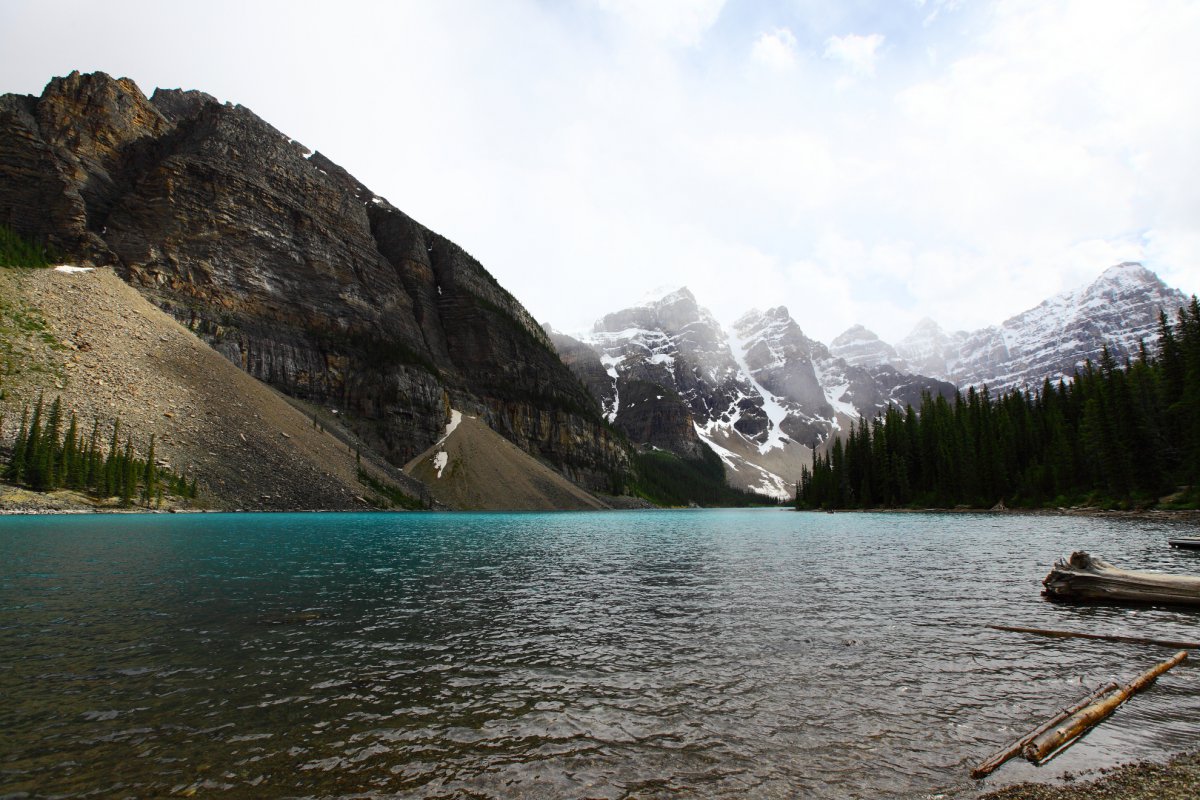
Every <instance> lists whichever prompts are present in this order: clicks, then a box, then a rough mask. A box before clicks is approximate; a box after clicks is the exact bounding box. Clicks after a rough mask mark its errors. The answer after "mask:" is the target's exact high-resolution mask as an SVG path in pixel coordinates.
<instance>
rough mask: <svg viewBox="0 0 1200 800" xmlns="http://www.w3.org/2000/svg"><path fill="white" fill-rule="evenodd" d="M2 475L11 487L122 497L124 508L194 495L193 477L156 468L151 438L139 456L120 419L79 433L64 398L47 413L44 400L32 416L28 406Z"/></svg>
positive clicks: (96, 424)
mask: <svg viewBox="0 0 1200 800" xmlns="http://www.w3.org/2000/svg"><path fill="white" fill-rule="evenodd" d="M2 420H3V417H0V421H2ZM3 475H4V477H5V479H6V480H7V481H9V482H10V483H14V484H18V485H22V486H27V487H29V488H30V489H33V490H35V491H39V492H47V491H53V490H55V489H74V490H77V491H82V492H86V493H88V494H91V495H93V496H95V497H118V498H120V499H121V503H122V504H123V505H133V503H134V501H135V500H137V501H140V502H141V503H142V504H143V505H145V506H147V507H149V506H150V505H151V504H152V503H161V502H162V498H163V496H164V495H165V494H170V495H175V496H177V497H185V498H195V497H196V478H195V477H194V476H193V477H192V480H191V483H189V482H188V480H187V476H186V475H183V474H179V473H176V472H175V471H174V470H169V469H163V468H161V467H159V466H158V464H157V462H156V461H155V456H154V435H153V434H151V436H150V445H149V448H148V449H147V452H146V457H145V458H139V457H138V455H137V454H136V453H135V452H134V449H133V440H132V439H131V438H129V436H128V435H127V436H126V437H125V440H124V444H123V445H122V444H121V421H120V420H119V419H117V420H114V421H113V423H112V430H111V432H109V431H108V430H104V431H102V430H101V426H100V420H99V419H96V420H95V421H94V422H93V424H92V429H91V433H90V434H87V433H86V432H84V431H82V430H80V428H79V425H78V421H77V420H76V417H75V413H74V412H72V413H71V418H70V421H69V422H67V423H66V424H65V425H64V420H63V410H62V400H61V399H60V398H57V397H56V398H55V399H54V402H53V403H51V404H50V408H49V409H48V410H47V409H46V408H45V402H44V400H43V398H40V397H39V398H38V402H37V405H36V406H35V407H34V408H33V410H32V414H31V412H30V409H29V407H28V406H26V407H25V410H24V412H23V413H22V415H21V426H20V428H19V429H18V431H17V439H16V442H15V444H14V445H13V449H12V454H11V456H10V457H9V459H8V463H7V464H6V465H5V468H4V471H3Z"/></svg>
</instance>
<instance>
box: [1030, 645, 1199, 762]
mask: <svg viewBox="0 0 1200 800" xmlns="http://www.w3.org/2000/svg"><path fill="white" fill-rule="evenodd" d="M1185 658H1187V651H1186V650H1180V651H1179V652H1178V653H1176V654H1175V655H1173V656H1171V657H1170V658H1168V659H1167V660H1166V661H1163V662H1161V663H1159V664H1156V665H1154V667H1153V668H1151V669H1149V670H1146V671H1145V672H1143V673H1142V674H1141V675H1139V676H1137V677H1136V678H1134V679H1133V680H1132V681H1130V682H1129V683H1127V684H1125V685H1124V686H1122V687H1121V688H1120V689H1118V690H1117V691H1115V692H1112V693H1111V694H1108V695H1106V696H1105V697H1104V698H1103V699H1101V700H1098V701H1096V702H1095V703H1092V704H1091V705H1089V706H1087V707H1086V708H1083V709H1080V710H1079V711H1077V712H1075V713H1074V714H1072V715H1071V716H1070V717H1068V718H1067V719H1066V720H1064V721H1063V722H1062V724H1061V725H1058V726H1057V727H1055V728H1054V729H1052V730H1048V731H1046V732H1045V733H1042V734H1040V735H1039V736H1037V737H1035V738H1034V739H1033V740H1032V741H1031V742H1029V743H1028V744H1027V745H1025V747H1024V749H1023V750H1022V751H1021V754H1022V755H1024V756H1025V758H1026V759H1028V760H1029V761H1032V762H1033V763H1035V764H1042V763H1043V762H1045V761H1046V760H1047V759H1049V758H1050V757H1052V756H1053V755H1055V754H1056V753H1058V752H1059V751H1060V750H1062V749H1063V748H1065V747H1068V746H1070V745H1071V744H1072V743H1074V741H1075V740H1076V739H1078V738H1079V737H1080V736H1081V735H1083V734H1084V733H1086V732H1087V731H1088V730H1089V729H1091V727H1092V726H1093V725H1095V724H1097V723H1098V722H1101V721H1103V720H1104V719H1106V718H1107V717H1108V716H1109V715H1110V714H1112V713H1113V712H1114V711H1116V710H1117V708H1118V707H1119V706H1120V705H1121V704H1122V703H1124V702H1125V701H1126V700H1128V699H1129V698H1130V697H1133V696H1134V695H1135V694H1137V693H1138V692H1140V691H1141V690H1142V689H1145V688H1146V687H1147V686H1149V685H1150V684H1151V683H1153V682H1154V679H1155V678H1157V677H1158V676H1159V675H1161V674H1163V673H1164V672H1166V671H1167V670H1169V669H1170V668H1171V667H1173V666H1175V665H1176V664H1178V663H1179V662H1181V661H1183V660H1184V659H1185Z"/></svg>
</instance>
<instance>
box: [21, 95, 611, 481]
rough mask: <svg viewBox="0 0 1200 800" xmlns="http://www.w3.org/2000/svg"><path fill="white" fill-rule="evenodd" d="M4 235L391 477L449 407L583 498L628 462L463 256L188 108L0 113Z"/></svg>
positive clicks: (262, 136) (275, 145)
mask: <svg viewBox="0 0 1200 800" xmlns="http://www.w3.org/2000/svg"><path fill="white" fill-rule="evenodd" d="M0 223H3V224H7V225H9V226H11V227H13V228H14V229H16V230H17V231H18V232H20V233H22V234H24V235H26V236H30V237H32V238H35V239H37V240H40V241H43V242H45V243H46V244H47V245H49V246H50V247H51V248H53V249H54V250H56V251H58V252H59V253H61V254H62V255H63V256H64V257H67V258H70V259H72V260H74V261H78V262H82V263H90V264H105V265H111V266H113V267H114V268H115V269H116V270H117V272H118V273H119V274H121V275H122V276H123V277H124V278H125V279H126V280H127V281H129V282H130V283H131V284H132V285H134V286H135V287H137V288H138V289H139V290H140V291H141V292H142V293H143V294H145V295H146V296H147V297H149V298H150V299H151V300H153V301H154V302H155V303H157V304H158V305H159V306H161V307H163V308H164V309H166V310H168V311H169V312H171V313H172V314H173V315H174V316H175V317H176V318H178V319H180V320H181V321H183V322H185V323H186V324H187V325H189V326H190V327H191V328H192V329H193V330H195V331H196V332H197V333H199V334H200V335H202V336H203V337H204V338H205V339H207V340H208V341H209V342H210V343H211V344H212V345H213V346H214V347H215V348H216V349H217V350H219V351H220V352H221V353H223V354H224V355H225V356H226V357H228V358H229V359H230V360H231V361H233V362H234V363H236V364H238V365H239V366H241V367H242V368H243V369H245V370H246V371H247V372H249V373H250V374H252V375H254V376H255V377H257V378H260V379H261V380H263V381H265V382H267V383H269V384H271V385H272V386H275V387H276V388H278V389H280V390H281V391H283V392H285V393H287V394H290V395H292V396H294V397H297V398H301V399H304V400H308V401H311V402H315V403H320V404H322V405H329V406H334V407H337V408H339V409H341V410H343V411H344V412H346V413H347V414H348V415H349V416H348V418H349V419H350V420H352V422H353V424H354V425H355V427H356V428H357V429H358V432H359V433H360V435H362V436H363V437H364V438H365V439H367V441H368V442H369V443H370V444H372V446H374V447H376V448H377V449H378V450H379V451H380V452H382V453H383V454H384V455H386V456H387V457H388V458H389V459H390V460H392V461H393V462H394V463H397V464H402V463H404V462H405V461H407V460H408V459H410V458H411V457H413V456H414V455H416V454H418V453H420V452H421V451H423V450H424V449H425V448H426V447H428V446H429V445H430V444H432V443H433V442H434V441H435V440H436V439H437V437H438V436H439V435H440V433H441V432H442V430H443V428H444V426H445V424H446V420H447V408H448V406H451V405H452V406H454V407H455V408H461V409H463V410H467V411H470V412H472V413H477V414H480V415H482V416H483V418H484V419H485V421H486V422H487V423H488V424H489V425H490V426H491V427H493V428H494V429H495V430H497V431H499V432H500V433H502V434H503V435H504V436H506V437H507V438H509V439H510V440H512V441H513V442H514V443H516V444H517V445H518V446H520V447H522V448H523V449H525V450H527V451H528V452H530V453H532V454H534V455H536V456H538V457H539V458H541V459H542V460H544V461H546V462H548V463H550V464H552V465H553V466H555V467H557V468H559V469H560V470H562V471H563V472H564V473H566V474H567V475H569V476H570V477H571V478H573V479H575V480H577V481H579V482H581V483H582V484H584V485H585V486H588V487H591V488H606V487H607V486H608V485H609V484H610V482H611V479H612V476H613V474H614V473H623V472H625V471H626V470H627V469H628V457H627V454H626V452H625V450H624V445H623V443H622V442H620V441H619V438H618V437H615V436H614V435H613V434H612V432H611V430H610V429H609V428H608V427H607V426H606V425H604V422H603V420H602V418H601V416H600V409H599V408H598V407H597V405H596V403H595V401H594V400H593V399H592V397H591V395H590V394H589V393H588V391H587V390H586V389H585V388H584V387H583V386H582V385H581V384H580V382H579V381H578V380H577V379H576V378H575V377H574V376H573V375H572V373H571V372H570V371H569V370H568V369H567V368H566V367H565V366H564V365H563V364H562V363H561V362H560V361H559V359H558V356H557V354H556V353H555V350H554V347H553V345H552V344H551V342H550V340H549V338H548V337H547V335H546V333H545V332H544V331H543V330H542V329H541V328H540V327H539V326H538V325H537V324H536V322H535V321H534V320H533V319H532V318H531V317H530V316H529V314H528V312H526V310H525V309H524V308H523V307H522V306H521V305H520V303H518V302H517V301H516V299H515V298H513V297H512V295H510V294H509V293H508V292H507V291H505V290H504V289H503V288H502V287H501V286H500V285H499V284H498V283H497V282H496V280H495V279H494V278H493V277H492V276H491V275H490V274H488V272H487V271H486V270H485V269H484V268H483V267H482V266H481V265H480V264H479V263H478V262H477V261H476V260H475V259H473V258H472V257H471V256H470V255H468V254H467V253H466V252H465V251H464V250H463V249H462V248H460V247H458V246H457V245H455V244H454V243H452V242H450V241H449V240H447V239H445V238H444V237H442V236H439V235H438V234H436V233H434V232H433V231H430V230H429V229H428V228H426V227H424V226H423V225H421V224H420V223H418V222H416V221H414V220H413V219H411V218H410V217H408V216H407V215H405V214H404V213H402V212H401V211H399V210H398V209H396V208H394V207H392V206H391V204H390V203H388V202H387V201H386V200H384V199H383V198H381V197H378V196H376V195H375V194H374V193H372V192H371V191H370V190H369V189H367V188H366V187H365V186H364V185H362V184H361V183H360V182H359V181H357V180H356V179H354V178H353V177H352V176H350V175H349V174H348V173H346V172H345V171H344V170H342V169H341V168H340V167H338V166H337V165H336V164H334V163H333V162H332V161H330V160H329V159H328V158H326V157H324V156H322V155H321V154H319V153H315V154H310V152H309V150H308V149H307V148H305V147H304V146H303V145H301V144H299V143H298V142H295V141H293V140H291V139H289V138H288V137H287V136H285V135H284V134H282V133H280V132H279V131H277V130H276V129H275V128H273V127H271V126H270V125H269V124H267V123H266V122H265V121H263V120H262V119H260V118H259V117H257V116H256V115H255V114H254V113H253V112H252V111H250V110H249V109H247V108H245V107H242V106H237V105H231V104H228V103H226V104H221V103H218V102H217V101H216V100H214V99H213V98H212V97H211V96H209V95H206V94H204V93H202V92H191V91H179V90H158V91H156V92H155V93H154V95H153V98H152V99H147V98H146V97H145V95H143V94H142V92H141V91H140V90H139V89H138V87H137V86H136V85H135V84H134V83H133V82H132V81H130V80H128V79H120V80H114V79H112V78H110V77H109V76H107V75H104V74H103V73H94V74H91V75H80V74H79V73H72V74H71V75H70V76H68V77H66V78H56V79H54V80H52V81H51V82H50V83H49V84H48V85H47V87H46V89H45V91H44V92H43V94H42V96H41V97H40V98H35V97H21V96H14V95H5V96H3V97H0Z"/></svg>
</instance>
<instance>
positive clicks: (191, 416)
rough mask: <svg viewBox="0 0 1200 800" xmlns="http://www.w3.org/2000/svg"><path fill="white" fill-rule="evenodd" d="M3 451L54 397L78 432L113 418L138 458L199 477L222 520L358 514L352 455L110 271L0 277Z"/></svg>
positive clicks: (361, 492)
mask: <svg viewBox="0 0 1200 800" xmlns="http://www.w3.org/2000/svg"><path fill="white" fill-rule="evenodd" d="M0 361H2V363H0V389H3V391H4V395H5V396H4V399H3V401H2V402H0V406H2V408H3V412H4V413H5V421H4V424H3V430H2V431H0V441H3V442H4V443H5V444H11V442H12V440H13V439H14V438H15V435H16V430H17V426H18V424H19V421H20V415H21V408H22V407H23V406H24V405H25V404H27V403H29V404H32V403H33V402H35V401H36V399H37V395H38V392H39V391H42V390H44V391H45V394H46V397H47V399H48V400H49V399H51V398H53V397H54V396H55V395H60V396H61V397H62V399H63V404H64V408H65V409H66V410H67V411H68V412H70V411H72V410H73V411H75V412H76V413H77V415H78V417H79V420H80V425H81V426H82V427H86V428H89V429H90V427H91V424H92V420H93V418H99V419H100V421H101V425H102V427H103V426H104V425H107V424H109V423H110V421H111V420H112V419H113V418H115V417H119V418H120V419H121V424H122V428H123V430H126V431H128V432H130V433H131V434H132V437H133V442H134V447H135V449H137V450H139V451H140V452H145V450H144V448H145V447H146V445H147V442H148V440H149V437H150V434H151V433H154V434H156V436H157V443H156V454H157V456H158V457H159V458H160V459H164V460H166V461H167V462H169V463H170V465H171V466H172V467H173V468H175V469H176V470H184V469H186V470H187V471H188V473H189V474H192V473H194V474H196V475H198V476H199V481H200V486H201V489H202V499H203V500H204V501H206V503H207V504H208V505H209V506H211V507H215V508H226V509H247V510H249V509H270V510H298V509H345V510H352V509H365V508H369V507H371V506H370V504H369V503H368V502H367V500H366V498H367V496H368V495H369V494H370V493H369V491H368V490H367V489H366V487H364V486H363V485H362V484H360V483H359V481H358V479H357V465H356V463H355V459H354V454H353V453H351V452H349V449H348V448H347V447H346V446H345V445H343V444H342V443H341V442H339V441H338V440H337V439H335V438H334V437H333V436H331V435H328V434H325V433H322V432H320V431H319V430H318V429H316V428H314V427H313V425H312V420H311V419H310V418H309V417H307V416H306V415H305V414H303V413H302V412H301V411H299V410H297V409H296V408H293V407H292V406H291V405H289V404H288V403H287V402H285V401H284V399H283V398H282V397H281V396H280V395H279V394H278V393H277V392H275V391H274V390H273V389H271V388H269V387H267V386H266V385H264V384H262V383H259V382H258V381H256V380H255V379H254V378H252V377H250V376H249V375H247V374H245V373H244V372H242V371H241V370H239V369H238V368H237V367H235V366H234V365H233V364H231V363H229V362H228V361H227V360H226V359H225V358H223V357H222V356H221V355H220V354H218V353H217V352H216V351H214V350H212V349H211V348H210V347H208V346H207V345H206V344H205V343H204V342H202V341H201V340H200V339H198V338H197V337H196V336H194V335H193V334H192V333H191V332H190V331H189V330H187V329H186V328H185V327H183V326H182V325H180V324H178V323H177V322H176V321H175V320H174V319H172V318H171V317H169V316H167V315H166V314H164V313H163V312H162V311H160V310H159V309H158V308H156V307H155V306H153V305H151V304H150V303H149V302H147V301H146V300H145V299H144V298H142V297H141V295H139V294H138V293H137V292H136V291H135V290H134V289H133V288H131V287H130V286H128V285H127V284H125V283H124V282H123V281H122V280H120V278H118V277H117V276H116V275H115V274H114V273H113V272H112V271H111V270H108V269H96V270H94V271H91V272H78V273H64V272H59V271H55V270H15V269H0Z"/></svg>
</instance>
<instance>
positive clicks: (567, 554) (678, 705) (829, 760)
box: [0, 511, 1200, 798]
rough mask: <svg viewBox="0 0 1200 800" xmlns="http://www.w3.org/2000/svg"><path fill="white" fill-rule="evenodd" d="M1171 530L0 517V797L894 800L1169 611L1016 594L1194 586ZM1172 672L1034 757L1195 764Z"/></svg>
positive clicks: (1062, 695)
mask: <svg viewBox="0 0 1200 800" xmlns="http://www.w3.org/2000/svg"><path fill="white" fill-rule="evenodd" d="M1175 532H1177V530H1176V529H1175V528H1174V527H1173V526H1172V525H1171V524H1170V523H1147V522H1130V521H1124V520H1113V521H1108V520H1092V519H1070V518H1030V517H1007V516H990V515H871V514H839V515H825V514H794V513H787V512H778V511H759V512H753V511H751V512H745V511H736V512H733V511H717V512H638V513H612V514H608V513H604V514H548V515H538V514H517V515H501V514H492V515H487V514H477V515H471V514H446V515H396V516H392V515H326V514H322V515H240V516H225V515H211V516H210V515H206V516H203V517H189V518H183V519H180V518H174V517H173V518H162V517H139V518H120V517H99V518H78V517H61V518H54V519H28V518H0V564H2V565H0V696H2V697H3V698H4V699H3V705H0V754H3V755H0V793H3V794H19V793H22V792H24V793H27V794H28V795H29V796H33V797H48V796H58V797H75V796H82V795H85V794H93V795H94V794H102V795H107V794H118V795H137V796H156V795H170V794H194V795H196V796H221V797H355V798H362V797H424V798H442V797H455V798H457V797H480V798H508V797H534V798H538V797H545V798H569V797H580V798H583V797H588V798H593V797H595V798H626V797H678V796H687V797H693V796H699V797H715V798H724V797H739V798H740V797H746V796H752V797H795V796H807V797H815V798H827V797H828V798H833V797H838V798H876V797H892V796H894V797H922V796H927V795H928V794H929V793H931V792H935V791H936V792H942V793H949V794H963V795H969V794H970V793H971V792H972V791H973V787H972V786H970V785H969V783H968V782H967V781H966V779H965V774H966V772H967V770H968V769H969V767H970V766H971V765H972V764H973V763H975V762H976V761H978V760H979V759H980V758H981V757H982V756H984V755H986V754H988V753H989V752H990V751H991V750H993V749H994V748H995V747H997V746H998V745H1000V744H1002V743H1003V742H1005V741H1006V740H1008V739H1010V738H1012V737H1014V736H1016V735H1019V734H1020V733H1022V732H1024V731H1025V730H1027V729H1029V728H1030V727H1032V726H1033V725H1036V724H1037V723H1038V722H1040V721H1041V719H1043V718H1044V717H1045V716H1046V715H1047V714H1048V713H1050V712H1052V711H1053V710H1055V709H1057V708H1058V707H1060V706H1061V705H1063V704H1064V703H1066V702H1069V701H1071V700H1073V699H1075V698H1077V697H1079V696H1082V695H1083V694H1086V692H1087V691H1088V690H1089V689H1090V688H1091V687H1094V686H1096V685H1098V684H1100V683H1102V682H1104V681H1106V680H1108V679H1110V678H1113V677H1118V678H1128V677H1131V676H1132V674H1134V673H1135V672H1137V671H1140V669H1142V668H1143V667H1144V666H1148V665H1149V664H1150V663H1152V662H1154V661H1155V660H1157V659H1158V658H1160V657H1162V656H1163V653H1162V652H1161V651H1159V650H1155V649H1150V648H1144V647H1137V646H1128V645H1114V644H1108V643H1103V642H1088V641H1078V640H1057V639H1038V638H1035V637H1028V636H1022V635H1018V634H1009V633H1001V632H998V631H994V630H990V629H988V628H987V627H986V625H988V624H991V623H999V624H1011V625H1031V626H1039V627H1054V628H1074V629H1079V630H1105V631H1110V632H1113V633H1121V634H1133V635H1137V634H1139V633H1142V634H1145V633H1151V634H1153V635H1155V636H1160V637H1170V638H1189V639H1190V638H1195V633H1194V631H1195V629H1196V622H1197V614H1196V613H1194V612H1189V611H1179V610H1175V611H1172V610H1167V609H1137V610H1130V609H1122V608H1116V607H1107V608H1103V607H1102V608H1083V607H1070V606H1058V605H1051V604H1048V603H1045V602H1043V601H1042V600H1040V599H1039V596H1038V590H1039V589H1040V586H1039V581H1040V579H1041V577H1042V576H1043V575H1044V574H1045V572H1046V571H1047V569H1048V567H1049V565H1050V563H1051V562H1052V561H1053V560H1054V558H1055V557H1057V556H1059V555H1061V554H1064V553H1067V552H1069V551H1071V550H1073V549H1081V548H1083V549H1089V550H1092V551H1094V552H1098V553H1101V554H1103V555H1104V556H1106V557H1107V558H1109V559H1110V560H1111V561H1114V562H1115V563H1118V564H1122V565H1129V566H1139V567H1147V568H1158V569H1164V570H1170V571H1193V572H1200V558H1197V554H1194V553H1180V552H1177V551H1172V550H1171V549H1169V548H1167V547H1166V546H1165V539H1166V538H1167V536H1168V535H1170V534H1173V533H1175ZM1196 669H1197V667H1196V666H1195V665H1191V664H1185V665H1183V666H1181V667H1180V668H1178V669H1177V670H1174V671H1173V672H1172V673H1170V674H1169V675H1167V676H1164V678H1162V679H1160V681H1159V682H1158V684H1157V685H1156V686H1155V688H1154V690H1153V691H1151V692H1148V693H1146V694H1144V695H1141V696H1139V697H1138V698H1137V699H1136V700H1135V701H1134V702H1133V703H1131V704H1129V705H1128V706H1126V707H1125V708H1123V709H1121V710H1120V711H1119V712H1118V713H1117V714H1116V715H1115V716H1114V718H1113V719H1112V720H1110V721H1109V722H1106V723H1105V724H1104V725H1103V726H1101V727H1100V728H1098V729H1097V730H1095V731H1094V732H1093V733H1092V734H1090V735H1089V736H1088V737H1086V739H1085V740H1084V741H1082V742H1081V743H1080V744H1078V745H1077V746H1076V747H1074V748H1072V749H1071V750H1068V751H1067V752H1066V753H1065V754H1064V755H1063V756H1061V757H1060V758H1059V759H1058V760H1056V761H1055V762H1053V764H1052V766H1051V767H1048V768H1046V769H1044V770H1042V771H1040V772H1035V770H1034V768H1032V767H1029V766H1028V765H1025V764H1023V763H1021V764H1014V765H1012V766H1008V767H1005V769H1004V770H1003V771H1002V772H1001V773H998V774H997V776H995V777H994V778H993V779H991V781H990V782H989V784H988V785H994V784H995V782H998V781H1012V780H1017V779H1027V778H1031V777H1036V778H1042V779H1045V778H1046V777H1047V776H1053V775H1056V774H1061V773H1062V772H1064V771H1071V772H1080V771H1084V770H1087V769H1093V768H1096V767H1099V766H1104V765H1108V764H1111V763H1114V762H1116V761H1122V760H1129V759H1132V758H1146V757H1148V758H1162V757H1164V756H1165V755H1167V754H1169V753H1171V752H1174V751H1176V750H1180V749H1184V748H1189V747H1192V746H1194V742H1195V740H1196V735H1197V733H1198V731H1200V722H1197V720H1200V695H1198V693H1197V691H1196Z"/></svg>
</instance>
